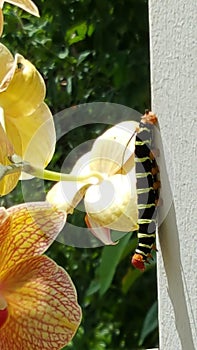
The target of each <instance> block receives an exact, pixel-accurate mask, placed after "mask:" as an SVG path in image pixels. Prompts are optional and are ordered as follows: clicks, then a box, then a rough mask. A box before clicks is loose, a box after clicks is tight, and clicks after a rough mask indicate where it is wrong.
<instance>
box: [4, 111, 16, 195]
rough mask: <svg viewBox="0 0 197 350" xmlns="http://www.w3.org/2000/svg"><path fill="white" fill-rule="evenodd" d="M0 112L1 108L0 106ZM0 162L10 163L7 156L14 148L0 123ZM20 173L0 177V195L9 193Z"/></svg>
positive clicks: (12, 152)
mask: <svg viewBox="0 0 197 350" xmlns="http://www.w3.org/2000/svg"><path fill="white" fill-rule="evenodd" d="M0 113H1V108H0ZM0 140H1V141H0V164H3V165H8V164H10V162H9V159H8V156H11V155H13V154H14V149H13V146H12V144H11V143H10V142H9V140H8V138H7V135H6V134H5V131H4V129H3V127H2V125H1V123H0ZM19 176H20V174H11V175H6V176H5V177H3V178H2V179H0V195H1V196H3V195H6V194H7V193H9V192H10V191H11V190H12V189H13V188H14V187H15V186H16V184H17V182H18V179H19Z"/></svg>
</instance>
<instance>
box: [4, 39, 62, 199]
mask: <svg viewBox="0 0 197 350" xmlns="http://www.w3.org/2000/svg"><path fill="white" fill-rule="evenodd" d="M45 90H46V89H45V83H44V80H43V78H42V77H41V75H40V73H39V72H38V71H37V70H36V68H35V67H34V66H33V64H31V63H30V62H29V61H28V60H26V59H25V58H24V57H23V56H21V55H19V54H16V56H15V58H14V57H13V56H12V54H11V53H10V51H9V50H8V49H7V48H6V47H5V46H4V45H3V44H1V43H0V137H1V138H0V145H1V147H0V164H2V165H8V164H10V162H9V159H8V158H9V157H10V156H12V155H13V154H14V153H15V154H17V155H19V156H20V157H21V158H22V159H23V160H24V161H27V162H30V163H31V164H32V165H34V166H37V167H39V168H42V169H44V168H45V167H46V166H47V164H48V163H49V161H50V160H51V158H52V155H53V153H54V150H55V142H56V136H55V127H54V122H53V117H52V114H51V112H50V110H49V108H48V107H47V105H46V104H45V103H44V98H45V92H46V91H45ZM6 139H7V141H6V144H7V146H6V147H4V146H3V144H4V142H5V140H6ZM8 144H9V147H8ZM19 177H20V171H18V173H14V174H10V175H7V176H6V177H4V178H2V180H1V181H0V194H1V195H5V194H7V193H9V192H10V191H11V190H12V189H13V188H14V187H15V186H16V184H17V182H18V179H19Z"/></svg>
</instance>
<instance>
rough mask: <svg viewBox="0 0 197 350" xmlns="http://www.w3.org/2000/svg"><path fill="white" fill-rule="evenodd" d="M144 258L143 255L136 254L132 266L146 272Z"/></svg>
mask: <svg viewBox="0 0 197 350" xmlns="http://www.w3.org/2000/svg"><path fill="white" fill-rule="evenodd" d="M144 262H145V260H144V257H143V255H141V254H137V253H135V254H134V255H133V257H132V259H131V263H132V265H133V266H134V267H135V268H136V269H138V270H141V271H144V270H145V265H144Z"/></svg>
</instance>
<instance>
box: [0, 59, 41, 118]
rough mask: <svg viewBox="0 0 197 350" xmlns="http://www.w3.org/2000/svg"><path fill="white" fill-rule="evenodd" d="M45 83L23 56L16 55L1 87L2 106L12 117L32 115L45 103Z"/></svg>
mask: <svg viewBox="0 0 197 350" xmlns="http://www.w3.org/2000/svg"><path fill="white" fill-rule="evenodd" d="M45 92H46V89H45V83H44V80H43V78H42V76H41V75H40V73H39V72H38V71H37V69H36V68H35V67H34V65H33V64H32V63H31V62H29V61H28V60H26V59H25V58H24V57H23V56H21V55H19V54H16V56H15V60H14V62H13V64H12V67H11V68H10V70H9V71H8V72H7V74H6V76H4V78H3V80H2V82H1V85H0V105H1V107H2V108H4V110H6V113H7V114H8V115H10V116H12V117H17V116H20V117H22V116H27V115H31V114H32V113H33V112H34V111H35V110H36V109H37V108H38V107H39V105H40V104H41V102H43V100H44V97H45Z"/></svg>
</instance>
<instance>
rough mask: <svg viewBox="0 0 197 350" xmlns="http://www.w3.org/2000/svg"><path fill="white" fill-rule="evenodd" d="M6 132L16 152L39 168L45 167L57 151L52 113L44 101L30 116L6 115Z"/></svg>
mask: <svg viewBox="0 0 197 350" xmlns="http://www.w3.org/2000/svg"><path fill="white" fill-rule="evenodd" d="M5 122H6V132H7V135H8V137H9V139H10V140H12V143H13V145H14V149H15V153H16V154H18V155H19V156H21V157H22V158H23V160H25V161H28V162H30V163H31V164H32V165H34V166H37V167H39V168H45V167H46V166H47V164H48V163H49V162H50V160H51V158H52V156H53V153H54V151H55V143H56V135H55V127H54V121H53V117H52V114H51V112H50V110H49V108H48V107H47V105H46V104H45V103H44V102H43V103H42V104H41V105H40V106H39V108H37V110H36V111H35V112H34V113H33V114H32V115H29V116H19V117H17V118H12V117H10V116H8V115H7V116H6V118H5Z"/></svg>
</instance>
